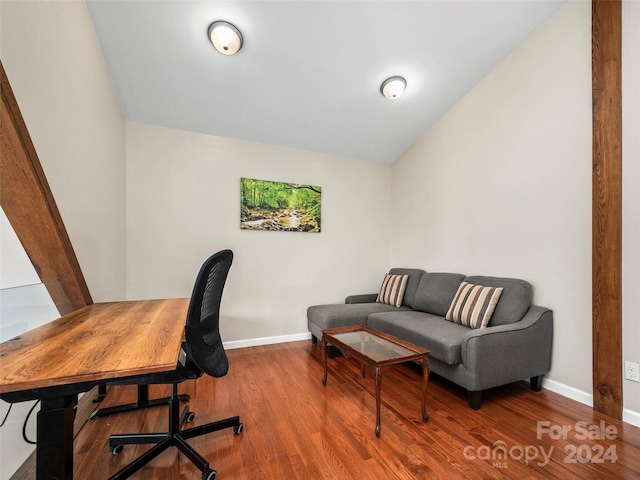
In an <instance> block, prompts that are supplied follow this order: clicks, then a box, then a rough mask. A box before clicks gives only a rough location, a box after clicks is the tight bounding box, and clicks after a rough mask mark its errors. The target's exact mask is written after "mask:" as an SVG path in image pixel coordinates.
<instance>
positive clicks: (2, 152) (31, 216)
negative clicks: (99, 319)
mask: <svg viewBox="0 0 640 480" xmlns="http://www.w3.org/2000/svg"><path fill="white" fill-rule="evenodd" d="M0 87H1V90H2V107H1V112H0V115H1V116H0V125H2V128H0V142H1V143H0V147H1V149H0V204H1V205H2V209H3V210H4V212H5V214H6V216H7V219H8V220H9V222H10V223H11V226H12V227H13V229H14V230H15V232H16V235H17V236H18V239H19V240H20V242H21V243H22V246H23V247H24V249H25V251H26V252H27V255H28V256H29V259H30V260H31V263H32V264H33V266H34V268H35V269H36V272H37V273H38V276H39V277H40V281H41V282H42V283H43V284H44V285H45V287H46V288H47V290H48V291H49V294H50V295H51V298H52V300H53V302H54V304H55V305H56V307H57V309H58V311H59V312H60V315H65V314H67V313H69V312H72V311H74V310H77V309H78V308H81V307H84V306H85V305H90V304H92V303H93V301H92V299H91V294H90V293H89V289H88V287H87V284H86V281H85V279H84V275H83V274H82V270H81V269H80V264H79V263H78V259H77V257H76V255H75V252H74V250H73V246H72V245H71V240H70V239H69V235H68V234H67V230H66V228H65V226H64V222H63V221H62V217H61V216H60V212H59V210H58V207H57V205H56V202H55V199H54V198H53V194H52V193H51V189H50V188H49V183H48V182H47V178H46V176H45V174H44V170H43V169H42V165H41V164H40V160H39V158H38V154H37V153H36V149H35V147H34V146H33V142H32V141H31V137H30V135H29V131H28V130H27V126H26V124H25V122H24V118H23V117H22V114H21V112H20V108H19V107H18V103H17V101H16V99H15V96H14V94H13V90H12V89H11V85H10V84H9V79H8V78H7V75H6V72H5V70H4V66H3V65H2V62H1V61H0Z"/></svg>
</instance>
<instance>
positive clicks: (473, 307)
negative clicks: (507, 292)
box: [445, 282, 502, 328]
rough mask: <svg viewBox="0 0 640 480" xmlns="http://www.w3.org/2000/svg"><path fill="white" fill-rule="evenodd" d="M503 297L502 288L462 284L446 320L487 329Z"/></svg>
mask: <svg viewBox="0 0 640 480" xmlns="http://www.w3.org/2000/svg"><path fill="white" fill-rule="evenodd" d="M500 295H502V288H499V287H484V286H482V285H476V284H473V283H467V282H462V283H461V284H460V287H458V292H457V293H456V296H455V297H454V298H453V301H452V302H451V306H450V307H449V311H448V312H447V315H446V316H445V320H449V321H450V322H455V323H459V324H461V325H464V326H465V327H471V328H485V327H486V326H487V325H488V324H489V320H490V319H491V315H493V311H494V310H495V308H496V304H497V303H498V300H500Z"/></svg>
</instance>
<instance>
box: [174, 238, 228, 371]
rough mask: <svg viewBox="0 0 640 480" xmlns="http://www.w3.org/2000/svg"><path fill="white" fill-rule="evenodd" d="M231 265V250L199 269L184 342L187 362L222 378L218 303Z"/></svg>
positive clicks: (225, 367) (223, 364)
mask: <svg viewBox="0 0 640 480" xmlns="http://www.w3.org/2000/svg"><path fill="white" fill-rule="evenodd" d="M232 261H233V252H232V251H231V250H221V251H220V252H218V253H214V254H213V255H211V256H210V257H209V258H208V259H207V260H206V261H205V262H204V264H203V265H202V267H201V268H200V272H199V273H198V277H197V278H196V283H195V285H194V287H193V294H192V295H191V301H190V303H189V311H188V313H187V324H186V327H185V340H186V343H187V348H188V354H189V355H190V357H191V360H192V361H193V362H194V363H195V364H196V365H197V367H198V368H199V369H200V370H202V371H203V372H205V373H207V374H209V375H211V376H213V377H222V376H223V375H226V373H227V371H228V370H229V361H228V360H227V355H226V353H225V352H224V348H223V347H222V338H221V337H220V331H219V326H220V301H221V300H222V290H223V289H224V284H225V281H226V280H227V274H228V273H229V269H230V268H231V262H232Z"/></svg>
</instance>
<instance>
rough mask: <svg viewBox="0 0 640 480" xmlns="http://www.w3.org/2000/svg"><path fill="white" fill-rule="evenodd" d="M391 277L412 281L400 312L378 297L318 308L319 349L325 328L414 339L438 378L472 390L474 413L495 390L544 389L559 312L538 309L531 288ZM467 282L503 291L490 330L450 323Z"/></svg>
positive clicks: (441, 277) (313, 326) (401, 271)
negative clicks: (356, 328) (521, 384)
mask: <svg viewBox="0 0 640 480" xmlns="http://www.w3.org/2000/svg"><path fill="white" fill-rule="evenodd" d="M389 274H394V275H407V277H406V289H405V290H404V298H403V299H402V303H401V305H400V306H399V307H398V306H395V305H389V304H386V303H381V302H378V301H376V299H377V297H378V294H375V293H374V294H367V295H352V296H349V297H347V299H346V302H345V303H344V304H337V305H315V306H311V307H309V308H308V309H307V319H308V327H309V331H310V332H311V334H312V340H313V342H314V343H317V341H318V340H319V339H320V338H322V330H323V329H325V328H333V327H342V326H347V325H368V326H370V327H373V328H376V329H378V330H381V331H383V332H386V333H389V334H391V335H395V336H396V337H398V338H401V339H403V340H407V341H409V342H411V343H413V344H415V345H418V346H420V347H423V348H426V349H428V350H429V351H430V354H429V360H430V364H431V371H432V372H434V373H436V374H438V375H440V376H442V377H444V378H447V379H448V380H450V381H452V382H454V383H456V384H458V385H460V386H462V387H464V388H465V389H467V391H468V395H469V398H468V400H469V406H470V407H471V408H473V409H475V410H477V409H479V408H480V404H481V398H482V391H483V390H486V389H488V388H493V387H497V386H500V385H505V384H507V383H511V382H516V381H520V380H525V379H529V380H530V382H531V389H532V390H534V391H539V390H540V388H541V385H542V377H543V375H544V374H546V373H547V372H548V371H549V369H550V365H551V340H552V330H553V312H552V311H551V310H549V309H547V308H544V307H539V306H536V305H532V304H531V299H532V287H531V285H530V284H529V283H528V282H525V281H524V280H519V279H514V278H498V277H484V276H473V277H467V276H465V275H462V274H456V273H426V272H425V271H423V270H419V269H406V268H394V269H391V270H390V271H389ZM463 282H466V283H468V284H471V286H475V285H482V286H485V287H499V288H502V291H501V294H500V296H499V299H498V302H497V304H495V308H494V310H493V314H492V315H490V319H489V323H488V325H487V326H485V327H484V328H470V327H469V326H465V325H463V324H460V323H456V322H455V321H449V320H446V319H445V316H447V313H448V312H449V309H450V308H452V307H451V305H452V302H453V301H454V298H456V301H458V295H459V294H458V292H459V288H460V286H461V284H462V283H463Z"/></svg>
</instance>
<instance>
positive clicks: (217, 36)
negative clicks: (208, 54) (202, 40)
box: [209, 21, 242, 55]
mask: <svg viewBox="0 0 640 480" xmlns="http://www.w3.org/2000/svg"><path fill="white" fill-rule="evenodd" d="M209 38H210V39H211V43H213V46H214V47H216V50H218V51H219V52H220V53H222V54H224V55H233V54H234V53H236V52H237V51H238V50H240V49H241V48H242V34H241V33H240V30H238V29H237V28H236V27H235V26H234V25H232V24H230V23H229V22H223V21H217V22H213V23H212V24H211V26H210V27H209Z"/></svg>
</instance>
